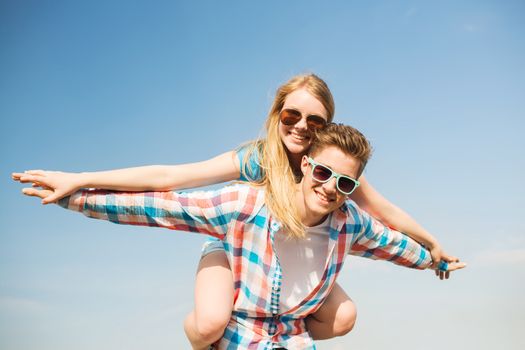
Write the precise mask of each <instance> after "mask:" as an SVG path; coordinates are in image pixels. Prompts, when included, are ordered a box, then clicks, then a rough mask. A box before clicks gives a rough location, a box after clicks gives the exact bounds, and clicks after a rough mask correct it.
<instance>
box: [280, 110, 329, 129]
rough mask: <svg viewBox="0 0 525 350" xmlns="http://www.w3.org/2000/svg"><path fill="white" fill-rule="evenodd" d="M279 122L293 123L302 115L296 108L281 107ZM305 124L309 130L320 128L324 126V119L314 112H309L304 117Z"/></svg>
mask: <svg viewBox="0 0 525 350" xmlns="http://www.w3.org/2000/svg"><path fill="white" fill-rule="evenodd" d="M279 116H280V118H281V123H283V124H284V125H295V124H297V123H298V122H299V120H301V118H302V117H303V115H302V114H301V112H299V111H298V110H296V109H291V108H287V109H283V110H282V111H281V113H280V114H279ZM306 125H307V126H308V129H309V130H310V131H314V130H318V129H322V128H324V127H325V126H326V120H325V119H324V118H323V117H320V116H318V115H315V114H310V115H309V116H307V117H306Z"/></svg>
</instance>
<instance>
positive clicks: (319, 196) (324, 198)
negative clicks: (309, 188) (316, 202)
mask: <svg viewBox="0 0 525 350" xmlns="http://www.w3.org/2000/svg"><path fill="white" fill-rule="evenodd" d="M314 192H315V194H316V195H317V198H319V199H320V200H321V201H322V202H326V203H328V202H332V201H333V199H330V198H329V197H327V196H325V195H324V194H322V193H320V192H318V191H314Z"/></svg>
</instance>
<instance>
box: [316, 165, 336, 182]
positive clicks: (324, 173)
mask: <svg viewBox="0 0 525 350" xmlns="http://www.w3.org/2000/svg"><path fill="white" fill-rule="evenodd" d="M312 175H313V178H314V179H315V180H317V181H321V182H325V181H328V179H330V178H331V177H332V171H331V170H330V169H328V168H327V167H324V166H322V165H316V166H314V169H313V174H312Z"/></svg>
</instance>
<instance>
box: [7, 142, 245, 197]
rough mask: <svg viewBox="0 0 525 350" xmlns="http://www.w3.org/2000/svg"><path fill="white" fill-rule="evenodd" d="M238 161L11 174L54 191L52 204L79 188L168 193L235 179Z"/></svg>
mask: <svg viewBox="0 0 525 350" xmlns="http://www.w3.org/2000/svg"><path fill="white" fill-rule="evenodd" d="M239 175H240V171H239V161H238V159H237V156H236V152H235V151H230V152H226V153H223V154H221V155H219V156H217V157H214V158H211V159H208V160H205V161H202V162H197V163H188V164H180V165H151V166H143V167H135V168H127V169H117V170H109V171H97V172H85V173H64V172H55V171H43V170H32V171H28V172H26V173H13V175H12V177H13V179H14V180H16V181H20V182H23V183H28V182H32V183H35V184H37V185H39V186H42V187H50V188H53V189H54V193H53V194H52V195H51V196H49V197H47V198H45V199H43V201H42V202H43V203H44V204H48V203H53V202H55V201H57V200H59V199H60V198H63V197H65V196H67V195H69V194H71V193H73V192H75V191H78V190H79V189H81V188H100V189H106V190H115V191H168V190H173V189H177V190H180V189H185V188H195V187H200V186H206V185H210V184H215V183H220V182H226V181H231V180H235V179H238V178H239Z"/></svg>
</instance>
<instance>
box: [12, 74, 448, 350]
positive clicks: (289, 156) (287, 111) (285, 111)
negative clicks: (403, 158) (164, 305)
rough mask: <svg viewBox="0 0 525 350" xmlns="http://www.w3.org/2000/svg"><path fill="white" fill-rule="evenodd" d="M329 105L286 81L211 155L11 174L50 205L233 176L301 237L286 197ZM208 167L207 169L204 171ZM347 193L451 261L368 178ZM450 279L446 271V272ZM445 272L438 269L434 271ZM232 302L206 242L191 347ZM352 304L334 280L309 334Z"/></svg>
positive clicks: (435, 256) (223, 319)
mask: <svg viewBox="0 0 525 350" xmlns="http://www.w3.org/2000/svg"><path fill="white" fill-rule="evenodd" d="M334 111H335V106H334V101H333V98H332V94H331V92H330V90H329V88H328V86H327V85H326V83H325V82H324V81H323V80H322V79H320V78H319V77H317V76H316V75H313V74H308V75H299V76H295V77H293V78H292V79H290V80H289V81H288V82H286V83H285V84H283V85H282V86H281V87H279V89H278V90H277V93H276V96H275V99H274V101H273V104H272V107H271V109H270V112H269V115H268V118H267V120H266V137H265V138H264V139H260V140H257V141H254V142H252V143H251V144H249V145H248V146H244V147H241V148H239V149H237V150H234V151H230V152H226V153H224V154H222V155H219V156H217V157H215V158H212V159H209V160H206V161H203V162H198V163H191V164H183V165H174V166H147V167H138V168H129V169H120V170H113V171H105V172H90V173H62V172H49V171H40V170H35V171H28V172H25V173H14V174H13V178H14V179H15V180H18V181H21V182H33V183H36V184H38V185H43V186H46V187H50V188H53V189H54V192H53V194H51V195H49V196H48V197H46V198H45V199H43V203H44V204H47V203H53V202H56V201H57V200H58V199H60V198H63V197H65V196H67V195H69V194H71V193H73V192H75V191H77V190H78V189H81V188H99V189H109V190H119V191H150V190H151V191H163V190H172V189H184V188H194V187H199V186H204V185H208V184H213V183H219V182H226V181H231V180H237V179H242V180H248V181H252V182H258V183H261V184H263V185H264V187H265V197H266V199H265V203H267V206H268V209H269V211H270V212H272V214H273V216H274V217H275V218H276V219H277V220H278V221H279V222H281V224H282V225H283V227H284V228H285V230H286V231H288V232H289V233H290V235H292V236H294V237H302V236H303V235H304V226H303V224H302V222H301V220H300V219H299V215H298V211H297V208H296V205H295V202H294V201H293V196H291V195H290V191H291V189H293V188H294V186H295V184H296V183H297V182H298V181H300V179H301V177H302V173H301V159H302V158H303V156H304V155H305V154H306V153H307V151H308V149H309V147H310V144H311V142H312V138H313V136H314V131H315V130H316V129H318V128H323V127H324V125H326V123H329V122H331V121H332V119H333V116H334ZM203 169H206V171H203ZM359 181H360V183H361V185H360V186H359V187H358V188H357V189H356V190H355V191H354V192H353V193H352V194H351V195H350V198H351V199H352V200H354V201H355V202H356V203H357V204H358V205H359V206H360V207H361V208H362V209H364V210H365V211H367V212H368V213H369V214H370V215H372V216H373V217H375V218H376V219H379V220H380V221H382V222H383V223H384V224H385V225H387V226H390V227H393V228H395V229H397V230H398V231H401V232H405V233H406V234H407V235H409V236H410V237H411V238H413V239H414V240H416V241H418V242H420V243H422V244H423V245H424V246H425V247H427V248H428V249H429V251H430V253H431V255H432V260H433V261H435V262H439V261H441V260H444V261H447V262H453V261H456V260H457V259H456V258H454V257H451V256H448V255H446V254H444V253H443V252H442V250H441V247H440V244H439V243H438V241H437V240H436V239H435V238H434V237H433V236H432V235H430V234H429V233H428V232H427V231H426V230H425V229H424V228H423V227H421V226H420V225H419V224H418V223H417V222H415V221H414V220H413V219H412V218H411V217H410V216H409V215H408V214H406V213H405V212H404V211H402V210H401V209H400V208H398V207H396V206H395V205H393V204H392V203H390V202H389V201H388V200H386V199H385V198H384V197H382V196H381V195H380V194H379V193H378V192H377V191H375V190H374V188H373V187H372V186H371V185H370V184H369V183H368V182H367V181H366V179H365V178H364V176H361V177H360V178H359ZM446 276H447V277H448V275H446ZM440 277H441V278H443V274H441V275H440ZM233 304H234V285H233V279H232V274H231V270H230V266H229V263H228V260H227V258H226V255H225V253H224V249H223V246H222V242H221V241H218V240H211V241H208V242H206V244H205V247H204V249H203V256H202V258H201V261H200V263H199V267H198V270H197V276H196V282H195V309H194V310H193V311H192V312H191V313H190V314H189V315H188V316H187V318H186V320H185V325H184V328H185V331H186V335H187V336H188V339H189V340H190V342H191V344H192V346H193V348H194V349H206V348H207V347H208V346H209V345H210V344H212V343H214V342H215V341H216V340H218V339H219V338H221V336H222V334H223V332H224V329H225V328H226V326H227V324H228V322H229V320H230V316H231V311H232V307H233ZM355 319H356V310H355V306H354V304H353V302H352V300H351V299H350V298H349V297H348V296H347V295H346V293H345V292H344V291H343V289H342V288H341V287H340V286H339V285H337V284H335V286H334V288H333V289H332V291H331V293H330V294H329V296H328V297H327V298H326V300H325V301H324V304H323V305H322V306H321V307H320V308H319V309H318V310H317V311H316V312H315V313H314V314H312V315H310V316H309V317H308V318H307V319H306V326H307V328H308V331H309V333H310V334H311V335H312V337H313V338H314V339H327V338H331V337H335V336H339V335H343V334H346V333H348V332H349V331H350V330H351V329H352V328H353V325H354V322H355Z"/></svg>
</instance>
